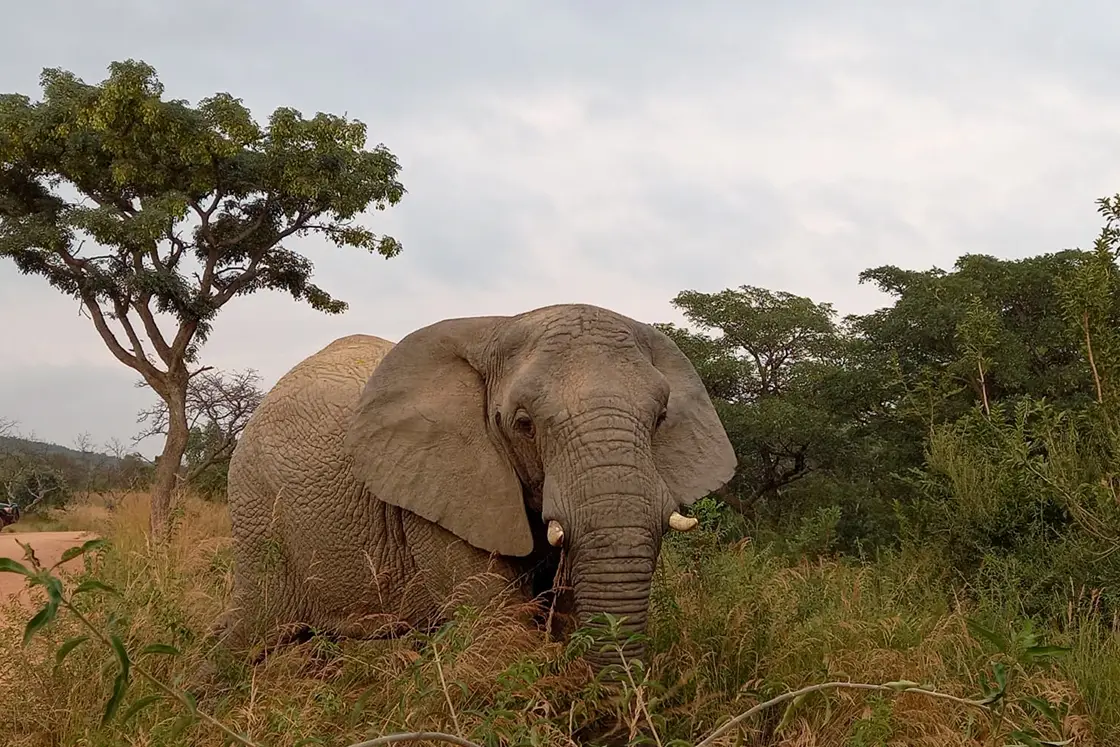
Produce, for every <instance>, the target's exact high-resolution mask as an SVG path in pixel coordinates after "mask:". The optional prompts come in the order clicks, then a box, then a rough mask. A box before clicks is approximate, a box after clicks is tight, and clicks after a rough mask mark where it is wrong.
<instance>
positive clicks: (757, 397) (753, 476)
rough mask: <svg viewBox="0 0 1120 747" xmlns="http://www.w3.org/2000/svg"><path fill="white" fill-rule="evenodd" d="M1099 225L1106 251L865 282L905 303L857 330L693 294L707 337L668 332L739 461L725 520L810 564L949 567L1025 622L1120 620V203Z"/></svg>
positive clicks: (868, 318) (691, 312) (893, 273)
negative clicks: (889, 558) (879, 553)
mask: <svg viewBox="0 0 1120 747" xmlns="http://www.w3.org/2000/svg"><path fill="white" fill-rule="evenodd" d="M1099 207H1100V212H1101V214H1102V216H1103V217H1104V224H1105V225H1104V227H1103V228H1102V230H1101V233H1100V236H1099V238H1098V239H1097V241H1096V242H1095V245H1094V247H1093V249H1091V250H1087V251H1082V250H1066V251H1061V252H1057V253H1053V254H1044V255H1041V256H1037V257H1030V258H1026V259H1021V260H999V259H995V258H993V257H988V256H983V255H965V256H963V257H961V258H960V260H958V262H957V263H956V265H955V267H954V269H953V270H952V271H951V272H945V271H942V270H938V269H932V270H927V271H910V270H902V269H899V268H897V267H891V266H885V267H878V268H874V269H871V270H867V271H866V272H864V273H863V274H862V275H861V281H870V282H875V283H877V284H878V285H879V287H880V288H881V289H883V290H885V291H887V292H889V293H891V294H892V295H894V296H895V297H896V298H895V301H894V303H893V304H892V305H890V306H888V307H885V308H882V309H880V310H878V311H876V312H874V313H871V314H867V315H864V316H855V317H849V318H847V319H844V320H843V321H842V322H841V323H836V322H835V321H834V320H833V318H832V317H833V314H832V310H831V307H829V306H828V305H827V304H818V303H814V302H812V301H810V300H809V299H805V298H798V297H796V296H792V295H790V294H786V293H774V292H771V291H765V290H761V289H757V288H750V287H743V288H741V289H738V290H731V289H729V290H725V291H722V292H719V293H712V294H703V293H698V292H695V291H687V292H684V293H681V294H680V295H679V296H678V297H677V298H676V299H675V301H674V303H675V304H676V305H677V306H678V307H680V308H682V309H683V310H684V311H685V314H686V316H687V318H688V319H689V321H690V322H692V323H693V324H694V325H696V326H697V327H698V328H699V330H700V331H699V332H692V331H688V330H682V329H678V328H675V327H672V326H671V325H665V326H663V328H664V329H665V330H666V332H668V333H669V334H670V335H671V336H672V337H673V338H674V339H675V340H676V341H677V343H678V344H679V345H680V347H681V349H682V350H683V351H684V352H685V354H686V355H688V356H689V357H690V358H691V359H692V361H693V362H694V364H695V365H696V367H697V369H698V371H699V372H700V375H701V377H702V378H703V380H704V382H705V384H706V385H707V387H708V390H709V393H710V394H711V396H712V398H713V401H714V402H715V404H716V408H717V410H718V411H719V414H720V417H721V419H722V420H723V422H724V425H725V427H726V429H727V432H728V435H729V437H730V438H731V441H732V444H733V446H734V448H735V451H736V454H737V456H738V458H739V470H738V473H737V474H736V476H735V478H734V480H733V481H732V482H731V483H730V485H729V486H727V487H726V488H725V489H724V490H723V491H721V493H720V495H719V496H718V498H719V501H718V502H722V503H726V504H728V505H730V506H733V507H735V508H736V509H738V510H739V511H740V512H741V513H743V514H744V515H745V516H746V517H748V519H749V520H750V522H749V531H750V534H751V535H752V536H753V537H754V538H755V541H760V542H766V543H774V544H775V546H777V547H779V548H784V549H786V550H787V551H789V552H791V553H794V554H797V555H801V556H809V557H816V556H820V555H828V554H835V553H848V554H856V553H858V554H863V555H865V556H866V555H867V554H869V553H871V552H874V551H876V550H877V549H879V548H886V547H891V546H898V545H902V546H903V548H904V549H906V548H910V549H912V550H913V551H916V552H923V553H927V554H928V553H929V552H930V551H931V550H933V551H935V553H934V555H933V556H932V557H937V558H939V559H940V561H941V563H942V567H941V568H933V567H931V568H930V569H929V570H930V573H931V574H932V573H938V572H942V571H943V572H946V573H948V574H949V576H950V577H951V578H954V579H956V580H957V581H958V582H961V583H963V585H964V587H965V588H967V589H971V590H972V592H973V593H975V594H976V595H977V596H978V597H980V598H984V599H987V600H988V601H991V602H997V603H1006V604H1008V605H1013V606H1015V607H1016V609H1015V610H1014V612H1015V613H1017V614H1021V613H1026V614H1030V615H1037V616H1042V617H1048V618H1051V619H1054V618H1057V617H1059V616H1061V615H1066V614H1068V612H1069V610H1072V609H1074V608H1076V609H1078V610H1079V612H1082V611H1083V612H1090V613H1092V614H1105V615H1106V617H1107V615H1111V614H1115V613H1116V612H1117V610H1120V606H1118V605H1120V597H1117V589H1118V588H1120V415H1118V413H1120V389H1118V388H1117V382H1120V332H1118V330H1120V267H1118V265H1117V250H1118V247H1120V196H1118V197H1115V198H1108V199H1104V200H1101V201H1099ZM704 510H706V511H707V512H708V513H711V512H712V511H713V509H712V508H711V507H709V508H707V509H704ZM715 515H718V512H717V514H715ZM709 520H710V519H709ZM725 534H726V532H725ZM725 539H730V540H734V539H736V537H735V536H727V537H726V538H725ZM1082 607H1084V608H1085V609H1081V608H1082Z"/></svg>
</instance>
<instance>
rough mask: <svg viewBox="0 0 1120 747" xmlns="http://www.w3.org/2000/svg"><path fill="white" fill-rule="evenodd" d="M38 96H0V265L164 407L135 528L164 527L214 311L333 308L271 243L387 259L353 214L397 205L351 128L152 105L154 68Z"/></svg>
mask: <svg viewBox="0 0 1120 747" xmlns="http://www.w3.org/2000/svg"><path fill="white" fill-rule="evenodd" d="M41 86H42V89H43V98H42V100H41V101H38V102H32V101H31V100H30V99H29V98H28V97H27V96H24V95H21V94H7V95H3V96H0V256H3V257H10V258H11V259H12V260H14V261H15V263H16V266H17V267H18V268H19V270H20V271H21V272H23V273H25V274H35V275H40V276H42V277H43V278H45V279H46V280H47V282H49V283H50V284H51V285H52V286H54V287H55V288H56V289H58V290H59V291H61V292H63V293H65V294H67V295H70V296H74V297H75V298H77V299H78V300H80V302H81V305H82V307H83V308H84V310H85V311H86V312H87V313H88V314H89V316H90V318H91V320H92V322H93V326H94V327H95V328H96V329H97V332H98V334H99V335H100V336H101V339H102V340H103V341H104V342H105V345H106V346H107V347H108V348H109V351H110V352H111V353H112V354H113V356H114V357H115V358H116V359H117V360H118V361H120V362H121V363H123V364H124V365H126V366H128V367H130V368H132V369H134V370H136V371H137V372H139V374H140V376H141V377H142V378H143V379H144V381H145V382H146V383H147V384H148V386H150V387H152V389H153V390H154V391H155V392H156V393H157V394H158V395H159V397H160V398H161V399H162V400H163V402H164V403H165V404H166V405H167V412H168V428H167V437H166V440H165V443H164V448H163V453H162V455H161V458H160V462H159V466H158V468H157V470H156V474H155V476H154V479H153V487H152V530H153V533H154V534H156V535H157V536H159V535H161V534H162V533H163V532H164V530H165V529H166V527H167V518H168V515H169V512H170V508H171V501H172V493H173V488H174V486H175V480H176V473H177V471H178V468H179V465H180V463H181V461H182V457H183V453H184V450H185V449H186V447H187V441H188V436H189V426H188V422H187V415H186V404H187V391H188V384H189V382H190V379H191V378H192V376H194V375H196V374H197V373H198V371H199V370H201V366H199V365H198V355H199V348H200V347H201V345H202V344H203V343H204V341H205V339H206V337H207V334H208V333H209V331H210V329H211V325H212V324H213V322H214V319H215V316H216V315H217V313H218V312H219V311H220V310H221V309H222V308H223V307H224V306H225V305H226V304H227V303H229V302H230V301H231V300H233V298H234V297H236V296H243V295H246V294H250V293H254V292H256V291H261V290H266V289H272V290H283V291H287V292H288V293H291V295H292V296H293V297H294V298H295V299H296V300H297V301H304V302H306V303H308V304H309V305H310V306H311V307H312V308H314V309H317V310H319V311H323V312H326V313H331V314H337V313H341V312H343V311H345V310H346V308H347V306H346V304H345V303H344V302H343V301H341V300H338V299H335V298H333V297H331V295H330V294H329V293H327V292H326V291H325V290H323V289H322V288H320V287H318V286H317V285H315V284H313V283H312V282H311V276H312V269H313V268H312V264H311V262H310V261H309V260H308V259H307V258H306V257H305V256H303V255H301V254H299V253H298V252H296V251H293V250H291V249H289V248H286V247H285V246H284V242H285V240H288V239H293V238H296V237H300V236H304V235H307V234H321V235H323V236H325V237H326V238H327V239H329V240H331V241H332V242H333V243H334V244H336V245H338V246H340V247H355V248H360V249H365V250H367V251H369V252H377V253H379V254H381V255H382V256H384V257H386V258H389V257H393V256H395V255H397V254H398V253H399V252H400V251H401V246H400V244H399V243H398V242H397V241H396V240H395V239H393V238H392V237H389V236H380V237H379V236H376V235H374V234H373V233H372V232H371V231H370V230H369V229H367V228H364V227H362V226H360V225H357V224H355V222H354V219H355V218H356V217H357V216H358V215H359V214H360V213H362V212H363V211H365V210H366V209H367V208H368V207H369V206H370V205H373V206H375V207H376V208H377V209H379V210H384V209H385V208H386V207H388V206H390V205H395V204H397V203H398V202H399V201H400V200H401V198H402V197H403V195H404V193H405V189H404V187H403V185H402V184H401V183H400V182H399V181H398V180H397V175H398V172H399V168H400V167H399V164H398V162H397V160H396V158H395V157H394V156H393V154H392V153H390V152H389V151H388V150H387V149H386V148H385V147H384V146H382V145H378V146H377V147H375V148H374V149H372V150H366V149H365V143H366V127H365V125H364V124H363V123H361V122H358V121H355V120H348V119H346V118H343V117H338V116H334V115H330V114H324V113H319V114H317V115H316V116H314V117H313V118H311V119H305V118H304V117H303V116H302V115H301V114H300V113H299V112H298V111H296V110H295V109H291V108H286V107H282V108H278V109H276V110H275V111H274V112H273V114H272V115H271V117H270V118H269V121H268V125H267V126H263V127H262V126H261V125H260V124H258V123H257V122H256V121H254V119H253V117H252V115H251V114H250V112H249V110H248V109H247V108H246V107H245V106H244V105H243V104H242V103H241V101H240V100H239V99H236V98H234V97H233V96H231V95H229V94H228V93H218V94H216V95H214V96H211V97H209V98H206V99H203V100H202V101H200V102H199V103H198V105H197V106H194V107H192V106H189V105H188V104H187V102H185V101H180V100H164V99H163V98H162V94H163V86H162V84H161V83H160V82H159V80H158V79H157V76H156V72H155V70H154V69H153V68H152V67H151V66H149V65H147V64H145V63H143V62H137V61H133V60H128V61H125V62H114V63H113V64H111V65H110V66H109V76H108V78H107V79H105V80H104V81H103V82H101V83H100V84H98V85H89V84H86V83H84V82H83V81H81V80H80V79H79V78H77V77H76V76H74V75H73V74H72V73H69V72H66V71H63V70H59V69H45V70H44V71H43V73H42V76H41Z"/></svg>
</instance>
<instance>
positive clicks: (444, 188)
mask: <svg viewBox="0 0 1120 747" xmlns="http://www.w3.org/2000/svg"><path fill="white" fill-rule="evenodd" d="M1118 20H1120V6H1117V5H1114V4H1112V3H1107V2H1104V1H1103V0H1100V1H1099V2H1070V3H1066V4H1061V5H1060V4H1058V3H1043V2H1035V1H1032V0H1015V2H1011V1H1010V0H987V1H986V2H983V3H976V2H964V1H963V0H962V1H959V2H954V1H944V2H928V1H925V2H920V3H919V2H890V3H887V2H878V1H877V2H871V1H870V0H869V1H867V2H858V1H856V0H847V1H845V0H827V1H826V0H819V1H818V2H812V1H798V0H791V1H790V2H785V3H780V4H779V3H765V4H764V3H761V2H746V1H740V2H731V1H730V0H729V1H727V2H707V1H703V0H690V2H684V0H681V1H680V2H673V3H670V2H660V1H655V0H641V2H638V0H611V1H610V2H605V1H601V2H591V1H590V0H581V1H578V2H576V1H571V0H569V1H568V2H561V1H554V2H532V1H530V0H508V1H507V2H498V1H497V0H475V1H474V2H470V3H467V2H435V1H434V0H424V1H422V0H410V2H407V3H404V2H394V3H389V2H383V1H382V2H369V1H367V2H358V1H357V0H349V1H347V2H328V1H327V0H316V2H311V0H305V1H303V2H298V1H294V0H286V1H282V2H267V3H266V2H264V1H263V0H241V1H240V2H236V3H225V2H218V1H217V0H193V2H190V3H186V2H175V3H173V2H170V0H118V1H116V2H110V1H109V0H86V1H85V2H81V3H77V2H72V0H36V1H35V2H28V3H15V4H12V5H11V7H6V8H5V10H4V21H3V25H2V26H0V91H4V92H21V93H26V94H28V95H30V96H31V97H32V98H35V99H37V98H38V97H39V94H40V91H39V88H38V75H39V73H40V70H41V69H42V68H44V67H62V68H65V69H69V70H71V71H73V72H74V73H76V74H77V75H79V76H80V77H82V78H84V79H85V80H86V81H88V82H97V81H100V80H102V79H103V78H104V77H105V75H106V74H107V71H106V66H107V65H108V63H109V62H110V61H112V60H120V59H125V58H129V57H132V58H138V59H143V60H145V61H147V62H149V63H151V64H153V65H154V66H155V67H156V69H157V71H158V73H159V75H160V78H161V80H162V81H163V82H164V84H165V86H166V89H167V95H168V96H169V97H173V98H185V99H188V100H190V101H191V102H192V103H193V102H196V101H197V100H198V99H200V98H202V97H204V96H207V95H210V94H212V93H214V92H216V91H228V92H230V93H232V94H233V95H235V96H239V97H241V98H243V99H244V101H245V102H246V104H248V105H249V106H250V107H251V108H252V109H253V111H254V113H255V114H256V115H257V117H258V119H260V120H264V119H265V118H266V117H267V116H268V114H269V113H270V112H271V111H272V110H273V109H274V108H275V107H277V106H294V107H296V108H298V109H300V110H301V111H303V112H304V113H305V114H306V115H309V116H310V115H312V114H314V113H315V112H316V111H328V112H332V113H338V114H342V113H345V114H348V115H349V116H351V117H356V118H358V119H361V120H363V121H364V122H366V123H367V124H368V125H369V132H370V145H373V144H375V143H377V142H384V143H385V144H386V145H387V146H388V147H389V148H390V149H391V150H392V151H393V152H394V153H395V154H397V155H398V157H399V158H400V161H401V164H402V167H403V168H402V174H401V178H402V181H403V182H404V183H405V186H406V188H407V189H408V190H409V194H408V195H406V197H405V199H404V201H403V202H402V203H401V204H400V205H399V206H398V207H397V208H394V209H392V210H391V211H390V212H388V213H374V214H373V215H372V216H371V218H370V221H369V225H370V226H371V227H372V228H373V229H374V230H375V231H378V232H388V233H391V234H392V235H394V236H396V237H397V238H398V239H400V240H401V241H402V242H403V244H404V247H405V251H404V253H403V254H402V255H401V256H399V257H397V258H396V259H393V260H389V261H386V260H384V259H382V258H380V257H370V256H366V255H364V254H362V253H360V252H352V253H342V252H340V251H338V250H335V249H333V248H332V247H330V246H328V245H324V244H322V243H319V242H310V243H308V244H306V245H305V246H306V248H307V250H308V252H309V254H310V256H311V257H312V259H313V261H314V262H315V263H316V268H317V279H318V282H319V283H320V284H321V285H323V286H324V287H326V288H327V289H328V290H330V291H332V292H334V293H335V294H336V295H338V296H339V297H341V298H343V299H345V300H347V301H349V302H350V304H351V307H350V311H349V312H348V313H346V314H344V315H342V316H338V317H331V316H324V315H321V314H318V313H316V312H314V311H311V310H310V309H308V308H307V307H305V306H301V305H297V304H296V303H294V302H293V301H292V300H291V298H290V297H288V296H284V295H280V294H270V295H262V296H256V297H253V298H250V299H243V300H238V301H236V302H235V303H234V304H233V305H232V306H230V307H229V308H228V310H226V311H225V312H223V313H222V315H221V316H220V317H219V320H218V323H217V326H216V331H215V333H214V335H213V336H212V338H211V341H210V342H209V343H208V345H207V347H206V348H205V352H204V359H205V362H206V363H208V364H210V365H214V366H217V367H220V368H228V369H242V368H246V367H254V368H256V369H258V370H259V371H260V372H261V374H262V375H263V377H264V379H265V383H266V384H268V385H271V384H272V383H273V382H274V381H275V380H276V378H277V377H278V376H280V375H281V374H283V372H284V371H285V370H287V369H288V368H289V367H291V366H292V365H293V364H295V363H296V362H297V361H298V360H299V359H301V358H303V357H304V356H306V355H307V354H309V353H311V352H313V351H315V350H317V349H319V348H320V347H322V346H323V345H325V344H326V343H327V342H329V341H330V340H332V339H334V338H335V337H338V336H341V335H346V334H351V333H355V332H368V333H372V334H377V335H381V336H383V337H387V338H389V339H393V340H396V339H400V337H401V336H403V335H404V334H406V333H407V332H409V331H410V330H412V329H414V328H416V327H418V326H421V325H424V324H427V323H430V322H433V321H436V320H438V319H441V318H444V317H450V316H464V315H475V314H492V313H516V312H518V311H522V310H526V309H529V308H534V307H537V306H541V305H545V304H549V303H557V302H565V301H580V302H590V303H596V304H600V305H604V306H608V307H611V308H614V309H616V310H618V311H621V312H623V313H626V314H629V315H632V316H635V317H637V318H640V319H642V320H645V321H678V320H679V316H678V315H677V313H675V311H674V310H673V309H672V307H671V305H670V303H669V302H670V299H671V298H672V297H673V295H674V294H675V293H676V292H678V291H679V290H681V289H684V288H692V289H697V290H704V291H716V290H720V289H723V288H726V287H730V286H738V285H741V284H752V285H761V286H765V287H770V288H775V289H783V290H788V291H792V292H795V293H799V294H804V295H808V296H811V297H812V298H814V299H815V300H820V301H831V302H833V303H834V304H835V305H836V307H837V308H838V310H839V311H841V312H842V313H848V312H862V311H868V310H871V309H872V308H875V307H877V306H879V305H881V304H882V303H884V301H885V298H884V297H882V296H880V295H879V294H878V293H877V292H875V291H874V290H872V289H871V288H868V287H866V286H862V287H861V286H859V285H858V280H857V275H858V273H859V272H860V270H862V269H864V268H867V267H870V266H874V265H879V264H885V263H890V264H897V265H902V266H905V267H911V268H927V267H930V266H933V265H938V266H941V267H948V266H949V265H951V264H952V262H953V261H954V259H955V258H956V257H957V256H958V255H960V254H962V253H965V252H984V253H989V254H993V255H996V256H999V257H1021V256H1026V255H1031V254H1037V253H1040V252H1046V251H1052V250H1056V249H1061V248H1065V247H1070V246H1083V247H1084V246H1088V245H1089V244H1090V243H1091V242H1092V239H1093V236H1094V234H1095V233H1096V231H1097V229H1098V221H1097V216H1096V213H1095V205H1094V200H1095V199H1096V198H1098V197H1101V196H1104V195H1106V194H1112V193H1114V192H1117V191H1120V81H1118V80H1117V78H1116V76H1115V70H1116V69H1117V67H1118V65H1120V48H1118V47H1117V46H1116V44H1115V39H1116V38H1117V36H1118V34H1117V32H1118V31H1120V28H1118ZM24 314H27V316H26V319H28V320H30V321H27V322H24V321H21V317H22V315H24ZM0 335H2V337H0V348H2V353H0V417H5V416H6V417H9V418H15V419H17V420H18V421H19V424H20V428H21V430H22V431H23V432H25V433H33V434H34V435H35V436H36V437H38V438H41V439H44V440H51V441H55V442H58V443H62V444H71V443H72V442H73V439H74V437H75V435H76V434H78V433H80V432H83V431H85V432H88V433H89V434H90V435H91V436H92V438H93V440H94V441H95V442H99V443H100V442H104V441H106V440H107V439H109V438H111V437H117V438H120V439H122V440H123V439H128V438H129V436H130V435H131V434H132V433H134V432H135V431H136V425H135V412H136V411H137V410H138V409H140V408H141V407H144V406H145V405H147V404H148V403H149V401H150V395H149V393H147V392H146V391H144V390H138V389H135V388H134V387H133V382H134V381H135V379H136V375H135V374H134V373H133V372H132V371H130V370H129V369H126V368H124V367H123V366H121V365H120V364H119V363H117V362H116V361H115V360H114V359H113V358H112V357H111V356H110V354H109V353H108V351H107V350H106V349H105V348H104V346H103V344H102V343H101V341H100V339H99V338H98V337H97V335H96V333H95V332H94V331H93V328H92V326H91V324H90V322H89V320H88V319H87V318H84V317H81V316H79V315H78V308H77V303H76V302H75V301H74V300H72V299H69V298H64V297H61V296H59V295H58V294H56V293H55V292H54V291H53V290H52V289H50V288H49V287H48V286H47V285H46V284H45V283H44V281H43V280H42V279H40V278H37V277H24V276H21V275H19V274H18V273H17V272H16V270H15V269H14V266H13V265H12V264H11V262H10V261H7V260H0ZM157 446H158V444H154V443H146V444H145V445H144V448H143V449H142V450H143V451H145V452H146V453H149V454H150V453H153V452H154V451H156V450H157V449H156V447H157Z"/></svg>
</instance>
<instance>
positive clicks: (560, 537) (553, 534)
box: [548, 519, 564, 547]
mask: <svg viewBox="0 0 1120 747" xmlns="http://www.w3.org/2000/svg"><path fill="white" fill-rule="evenodd" d="M563 541H564V527H562V526H560V522H558V521H557V520H556V519H553V520H552V521H550V522H548V544H550V545H552V546H553V547H560V545H561V543H563Z"/></svg>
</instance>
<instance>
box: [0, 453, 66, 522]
mask: <svg viewBox="0 0 1120 747" xmlns="http://www.w3.org/2000/svg"><path fill="white" fill-rule="evenodd" d="M0 484H3V488H4V492H5V493H6V495H4V496H3V497H4V498H5V499H7V500H10V501H13V502H14V503H16V504H17V505H19V507H20V508H21V509H22V510H23V512H24V513H30V512H32V511H45V510H48V509H54V508H62V507H63V506H65V505H66V504H67V503H68V502H69V501H70V498H71V497H72V496H73V491H72V490H71V489H70V485H69V484H68V483H67V482H66V478H65V477H64V476H63V474H62V473H61V472H60V471H58V470H56V469H54V468H52V467H49V466H46V465H30V466H23V467H22V468H20V469H18V471H15V472H14V473H12V474H10V475H9V476H7V477H6V479H0Z"/></svg>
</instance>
